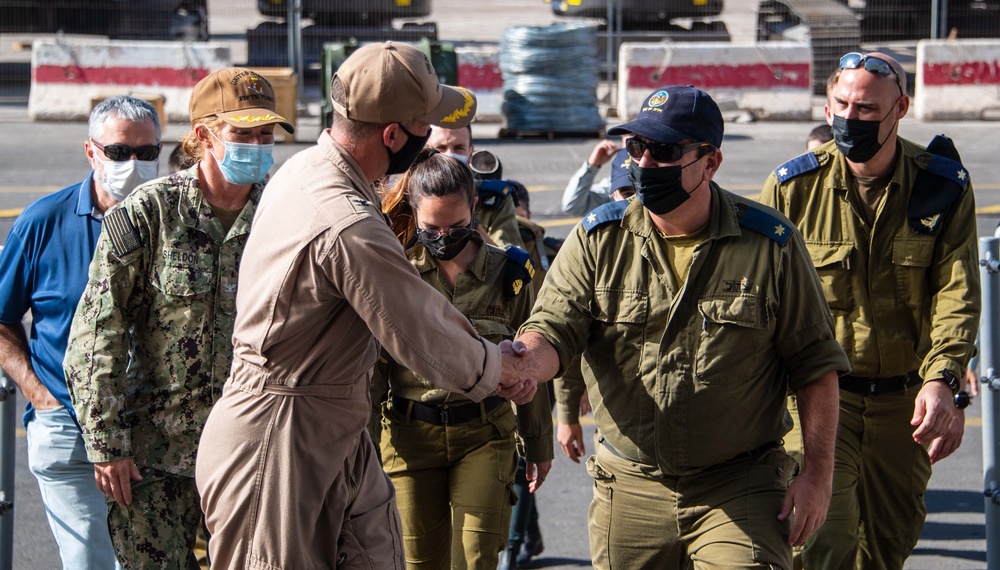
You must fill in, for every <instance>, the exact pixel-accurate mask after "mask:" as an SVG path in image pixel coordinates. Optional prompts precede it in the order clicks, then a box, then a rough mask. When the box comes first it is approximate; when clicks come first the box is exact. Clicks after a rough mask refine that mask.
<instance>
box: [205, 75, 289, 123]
mask: <svg viewBox="0 0 1000 570" xmlns="http://www.w3.org/2000/svg"><path fill="white" fill-rule="evenodd" d="M188 109H189V111H190V113H191V122H194V121H197V120H198V119H203V118H205V117H209V116H212V115H215V116H217V117H219V118H220V119H222V120H223V121H225V122H226V123H228V124H230V125H232V126H234V127H242V128H251V127H260V126H262V125H270V124H277V125H281V128H283V129H285V130H286V131H288V132H289V133H294V132H295V127H293V126H292V125H291V123H289V122H288V119H285V118H284V117H282V116H281V115H279V114H278V113H277V112H276V111H275V101H274V88H273V87H271V82H269V81H268V80H267V79H265V78H264V77H263V76H262V75H260V74H259V73H257V72H255V71H252V70H249V69H243V68H241V67H227V68H225V69H220V70H219V71H216V72H214V73H211V74H209V75H208V76H207V77H205V78H204V79H202V80H201V81H199V82H198V84H197V85H195V86H194V91H192V92H191V102H190V104H189V105H188Z"/></svg>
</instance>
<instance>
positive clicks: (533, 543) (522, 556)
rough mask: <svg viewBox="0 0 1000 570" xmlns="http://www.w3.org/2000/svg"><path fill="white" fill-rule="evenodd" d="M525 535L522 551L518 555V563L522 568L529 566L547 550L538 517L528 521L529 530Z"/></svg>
mask: <svg viewBox="0 0 1000 570" xmlns="http://www.w3.org/2000/svg"><path fill="white" fill-rule="evenodd" d="M525 535H526V536H525V537H524V544H523V545H522V546H521V551H520V552H518V553H517V563H518V564H519V565H521V566H527V565H528V563H530V562H531V559H532V558H534V557H535V556H538V555H539V554H541V553H542V551H543V550H545V543H544V542H543V541H542V532H541V530H540V529H539V528H538V518H537V515H536V516H534V517H532V518H531V520H529V521H528V529H527V532H526V533H525Z"/></svg>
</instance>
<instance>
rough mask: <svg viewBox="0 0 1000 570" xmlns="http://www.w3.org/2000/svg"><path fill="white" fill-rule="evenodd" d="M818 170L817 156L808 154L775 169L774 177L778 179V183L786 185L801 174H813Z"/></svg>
mask: <svg viewBox="0 0 1000 570" xmlns="http://www.w3.org/2000/svg"><path fill="white" fill-rule="evenodd" d="M817 168H819V159H817V158H816V155H815V154H813V153H811V152H807V153H805V154H802V155H799V156H796V157H795V158H793V159H791V160H789V161H788V162H786V163H785V164H782V165H781V166H779V167H778V168H775V169H774V175H775V176H776V177H777V178H778V182H780V183H782V184H784V183H785V182H788V181H789V180H791V179H792V178H795V177H796V176H798V175H799V174H805V173H806V172H812V171H813V170H816V169H817Z"/></svg>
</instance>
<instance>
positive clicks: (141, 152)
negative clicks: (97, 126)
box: [90, 139, 161, 162]
mask: <svg viewBox="0 0 1000 570" xmlns="http://www.w3.org/2000/svg"><path fill="white" fill-rule="evenodd" d="M90 142H92V143H94V146H96V147H97V148H98V149H100V150H101V152H103V153H104V156H106V157H108V158H109V159H111V160H113V161H115V162H125V161H126V160H128V159H130V158H132V155H133V154H134V155H135V158H136V159H138V160H156V159H157V158H159V157H160V147H161V145H158V144H144V145H142V146H137V147H131V146H128V145H127V144H109V145H103V144H101V143H99V142H97V141H95V140H94V139H90Z"/></svg>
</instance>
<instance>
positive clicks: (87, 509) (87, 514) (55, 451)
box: [27, 407, 121, 570]
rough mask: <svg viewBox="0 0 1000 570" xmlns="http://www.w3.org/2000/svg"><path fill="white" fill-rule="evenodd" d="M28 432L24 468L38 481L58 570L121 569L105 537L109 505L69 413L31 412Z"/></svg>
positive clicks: (108, 537)
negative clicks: (60, 563) (56, 551)
mask: <svg viewBox="0 0 1000 570" xmlns="http://www.w3.org/2000/svg"><path fill="white" fill-rule="evenodd" d="M27 433H28V467H29V469H31V473H32V474H33V475H34V476H35V479H37V480H38V488H39V490H40V491H41V494H42V502H43V503H45V515H46V516H47V517H48V519H49V527H50V528H51V529H52V534H53V536H55V539H56V544H58V545H59V556H60V557H61V558H62V560H63V568H74V569H77V568H79V569H91V568H93V569H100V570H107V569H109V568H118V569H121V566H120V565H119V564H118V563H117V561H116V560H115V551H114V548H113V547H112V546H111V535H110V534H109V533H108V503H107V501H106V497H105V496H104V493H102V492H101V491H100V490H99V489H98V488H97V483H96V482H95V480H94V464H93V463H91V462H90V461H88V460H87V450H86V448H85V447H84V445H83V436H82V435H81V434H80V428H79V427H77V425H76V422H74V421H73V417H72V416H71V415H70V414H69V411H67V410H66V408H64V407H60V408H55V409H53V410H42V411H39V410H36V411H35V417H34V419H32V420H31V421H30V422H28V426H27Z"/></svg>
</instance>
